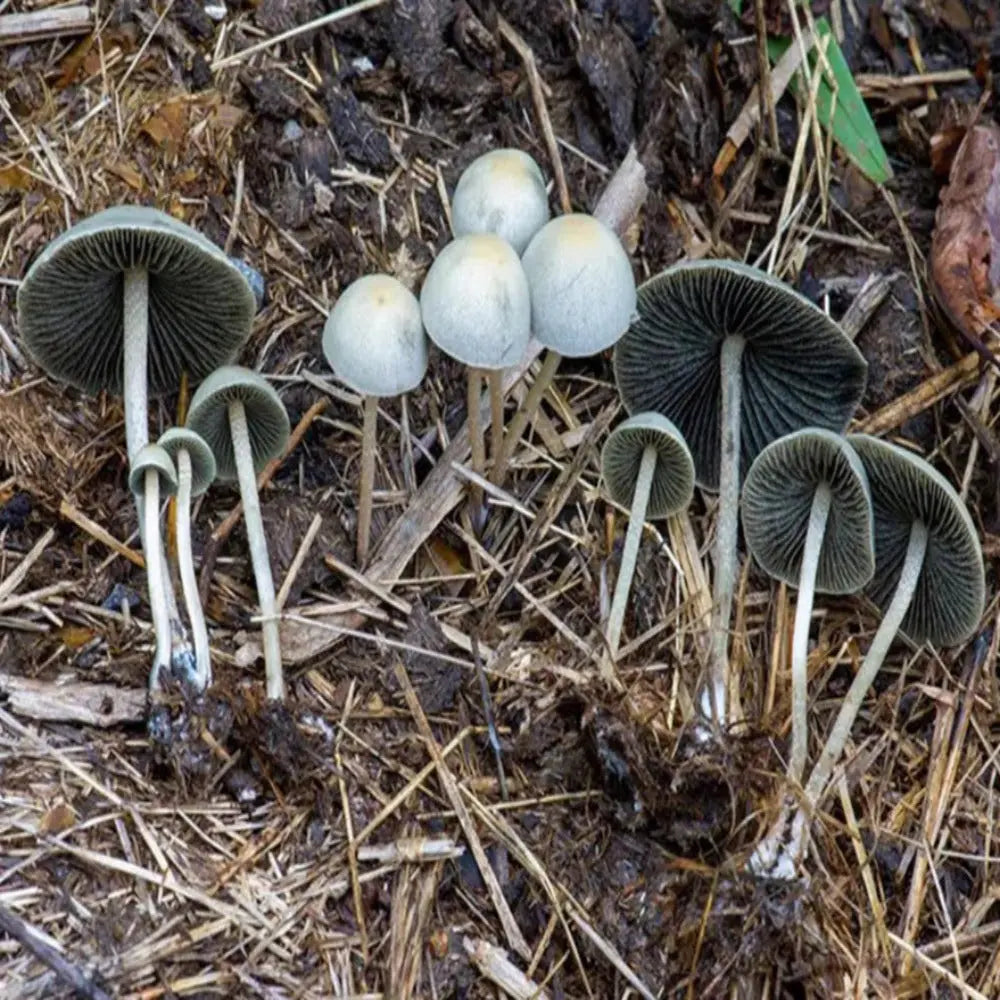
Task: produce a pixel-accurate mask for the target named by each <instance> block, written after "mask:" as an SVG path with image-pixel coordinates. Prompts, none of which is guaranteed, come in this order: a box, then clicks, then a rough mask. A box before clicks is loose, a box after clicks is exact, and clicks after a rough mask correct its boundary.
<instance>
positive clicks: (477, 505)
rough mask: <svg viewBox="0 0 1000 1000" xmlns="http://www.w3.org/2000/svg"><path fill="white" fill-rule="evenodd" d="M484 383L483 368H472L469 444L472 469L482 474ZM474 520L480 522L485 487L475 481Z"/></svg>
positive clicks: (469, 377) (484, 461)
mask: <svg viewBox="0 0 1000 1000" xmlns="http://www.w3.org/2000/svg"><path fill="white" fill-rule="evenodd" d="M482 385H483V371H482V369H481V368H470V369H469V374H468V378H467V382H466V391H467V404H468V405H467V410H468V418H469V445H470V447H471V449H472V471H473V472H475V473H476V474H477V475H479V476H482V475H484V474H485V472H486V442H485V441H484V440H483V422H482V420H481V419H480V413H479V407H480V405H481V404H480V395H481V390H482ZM469 495H470V497H471V499H472V509H473V513H474V518H473V520H474V521H475V522H476V523H478V520H479V515H480V512H481V511H482V507H483V489H482V487H481V486H478V485H477V484H475V483H473V484H472V487H471V491H470V494H469Z"/></svg>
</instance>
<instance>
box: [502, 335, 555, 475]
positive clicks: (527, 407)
mask: <svg viewBox="0 0 1000 1000" xmlns="http://www.w3.org/2000/svg"><path fill="white" fill-rule="evenodd" d="M561 361H562V355H561V354H560V353H559V352H558V351H551V350H550V351H548V352H546V354H545V360H544V361H543V362H542V367H541V368H540V369H539V370H538V375H537V376H536V377H535V381H534V382H533V383H532V384H531V388H530V389H529V390H528V395H527V396H525V397H524V402H523V403H522V404H521V405H520V406H519V407H518V409H517V412H516V413H515V414H514V419H513V420H511V422H510V426H509V427H508V428H507V433H506V435H505V436H504V445H503V450H502V451H501V453H500V460H499V461H496V462H494V464H493V474H492V476H491V477H490V481H491V482H492V483H494V484H495V485H497V486H499V485H501V483H502V482H503V477H504V475H505V473H506V472H507V465H508V463H509V462H510V460H511V457H512V456H513V454H514V449H515V448H516V447H517V446H518V444H519V443H520V441H521V435H522V434H523V433H524V431H525V428H526V427H527V426H528V423H529V421H530V420H531V419H532V418H533V417H534V416H535V412H536V411H537V410H538V407H539V405H540V404H541V402H542V396H544V395H545V390H546V389H548V387H549V386H550V385H551V384H552V380H553V379H554V378H555V375H556V371H557V370H558V369H559V363H560V362H561Z"/></svg>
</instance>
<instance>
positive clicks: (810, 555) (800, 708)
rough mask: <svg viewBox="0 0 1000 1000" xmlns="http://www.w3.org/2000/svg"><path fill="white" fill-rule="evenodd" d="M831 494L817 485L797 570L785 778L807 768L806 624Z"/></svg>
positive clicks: (797, 777) (797, 778)
mask: <svg viewBox="0 0 1000 1000" xmlns="http://www.w3.org/2000/svg"><path fill="white" fill-rule="evenodd" d="M832 498H833V494H832V493H831V491H830V487H829V485H828V484H827V483H820V484H819V486H817V487H816V492H815V494H814V495H813V502H812V509H811V510H810V511H809V527H808V528H807V529H806V540H805V545H804V546H803V549H802V565H801V567H800V569H799V593H798V597H797V599H796V602H795V627H794V631H793V632H792V752H791V756H790V758H789V761H788V777H789V778H790V779H791V780H792V781H795V782H799V781H801V780H802V775H803V774H804V773H805V769H806V757H807V755H808V738H807V734H808V732H809V728H808V726H809V670H808V665H809V623H810V621H811V620H812V608H813V600H814V598H815V593H816V570H817V569H818V567H819V557H820V555H821V554H822V552H823V539H824V538H825V536H826V523H827V520H828V519H829V516H830V503H831V501H832Z"/></svg>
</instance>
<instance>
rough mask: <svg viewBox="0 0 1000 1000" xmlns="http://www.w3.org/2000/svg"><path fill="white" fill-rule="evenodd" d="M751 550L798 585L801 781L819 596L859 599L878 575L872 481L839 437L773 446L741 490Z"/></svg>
mask: <svg viewBox="0 0 1000 1000" xmlns="http://www.w3.org/2000/svg"><path fill="white" fill-rule="evenodd" d="M742 507H743V533H744V535H745V536H746V541H747V548H748V549H749V550H750V552H751V553H752V554H753V556H754V558H755V559H756V560H757V562H759V563H760V565H761V566H762V567H763V569H764V571H765V572H766V573H768V574H769V575H770V576H773V577H775V578H776V579H778V580H783V581H784V582H785V583H788V584H792V585H797V586H798V588H799V596H798V601H797V603H796V606H795V627H794V631H793V633H792V751H791V755H790V757H789V764H788V776H789V778H790V779H791V780H792V781H794V782H796V783H798V782H801V780H802V776H803V773H804V771H805V766H806V755H807V748H808V744H807V734H808V726H807V724H808V714H807V713H808V683H809V677H808V673H807V660H808V654H809V621H810V618H811V615H812V607H813V596H814V594H815V592H816V591H817V590H818V591H819V592H820V593H825V594H853V593H855V592H857V591H859V590H861V588H862V587H864V585H865V584H866V583H868V581H869V580H870V579H871V577H872V574H873V573H874V572H875V539H874V534H873V531H874V528H873V524H872V502H871V497H870V495H869V493H868V477H867V476H866V475H865V467H864V465H862V463H861V459H860V458H858V456H857V454H855V452H854V449H853V448H852V447H851V446H850V445H849V444H848V443H847V441H846V440H845V439H844V438H843V437H841V436H840V435H839V434H834V433H833V432H832V431H827V430H822V429H821V428H817V427H808V428H805V429H803V430H801V431H793V432H792V433H791V434H786V435H785V436H784V437H782V438H778V440H777V441H772V442H771V444H769V445H768V446H767V447H766V448H765V449H764V450H763V451H762V452H761V453H760V454H759V455H758V456H757V457H756V458H755V459H754V463H753V465H751V466H750V470H749V472H747V476H746V481H745V483H744V484H743V503H742Z"/></svg>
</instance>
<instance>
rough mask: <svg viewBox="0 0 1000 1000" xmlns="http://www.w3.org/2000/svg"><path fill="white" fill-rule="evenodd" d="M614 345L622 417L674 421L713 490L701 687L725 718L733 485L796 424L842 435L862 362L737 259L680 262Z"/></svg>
mask: <svg viewBox="0 0 1000 1000" xmlns="http://www.w3.org/2000/svg"><path fill="white" fill-rule="evenodd" d="M638 313H639V316H638V319H637V320H636V321H635V322H634V323H633V324H632V326H631V327H630V328H629V330H628V332H627V333H626V334H625V336H624V337H622V338H621V340H619V341H618V343H617V345H616V347H615V356H614V364H615V377H616V380H617V382H618V390H619V392H620V393H621V397H622V400H623V401H624V403H625V406H626V408H627V409H628V411H629V412H630V413H637V412H641V411H644V410H655V411H657V412H659V413H662V414H663V415H664V416H666V417H668V418H669V419H670V420H672V421H673V422H674V423H675V424H676V425H677V427H678V428H679V429H680V431H681V433H682V434H683V435H684V439H685V440H686V441H687V443H688V446H689V447H690V449H691V454H692V455H693V457H694V464H695V472H696V479H697V482H698V485H699V486H701V487H703V488H704V489H708V490H718V491H719V520H718V525H717V528H716V539H715V559H714V562H715V579H714V583H713V590H714V594H713V607H712V624H711V651H710V660H709V684H708V688H707V690H706V692H705V695H706V696H705V698H704V699H703V704H702V709H703V712H704V713H705V714H706V715H708V717H709V718H711V719H712V720H713V721H714V723H715V724H716V725H717V726H718V727H725V725H726V724H727V721H728V708H727V701H728V695H729V692H728V687H729V662H728V646H729V641H728V640H729V619H730V615H731V611H732V603H733V589H734V585H735V581H736V564H737V552H736V544H737V531H738V526H739V517H738V507H739V497H740V477H741V475H742V474H743V473H744V472H745V471H746V469H747V468H748V467H749V465H750V463H751V462H752V461H753V460H754V458H756V457H757V455H758V454H759V453H760V451H761V449H762V448H764V446H765V445H767V444H768V443H770V442H771V441H773V440H774V439H775V438H779V437H781V436H782V435H784V434H788V433H790V432H791V431H794V430H798V429H800V428H802V427H810V426H812V427H821V428H825V429H827V430H832V431H837V432H841V431H843V430H844V429H845V428H846V426H847V423H848V421H849V420H850V418H851V415H852V414H853V412H854V409H855V407H856V406H857V405H858V402H859V401H860V399H861V394H862V392H863V391H864V385H865V379H866V376H867V369H868V366H867V364H866V362H865V360H864V358H863V357H862V356H861V353H860V352H859V351H858V349H857V348H856V347H855V346H854V344H853V343H851V341H850V340H849V339H848V338H847V337H846V336H845V335H844V333H843V332H842V331H841V330H840V328H839V327H838V326H837V324H836V323H834V322H833V321H832V320H831V319H830V318H829V317H828V316H827V315H826V314H825V313H823V312H822V311H821V310H820V309H818V308H817V307H816V306H815V305H813V303H812V302H810V301H809V300H808V299H806V298H805V297H803V296H802V295H799V294H798V292H795V291H794V290H793V289H791V288H789V287H788V286H787V285H785V284H784V283H783V282H780V281H778V280H777V279H775V278H772V277H771V276H769V275H767V274H764V273H763V272H761V271H759V270H757V269H756V268H753V267H749V266H748V265H746V264H741V263H739V262H737V261H691V262H684V263H681V264H676V265H674V266H673V267H670V268H668V269H667V270H665V271H663V272H662V273H660V274H659V275H657V276H656V277H654V278H651V279H650V280H649V281H647V282H645V283H644V284H643V285H642V286H641V287H640V289H639V303H638Z"/></svg>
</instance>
